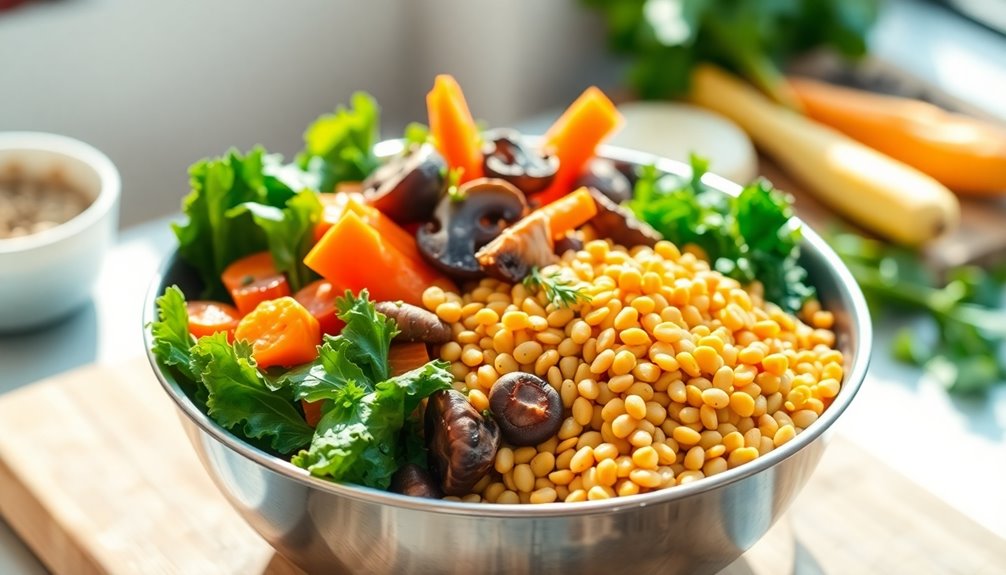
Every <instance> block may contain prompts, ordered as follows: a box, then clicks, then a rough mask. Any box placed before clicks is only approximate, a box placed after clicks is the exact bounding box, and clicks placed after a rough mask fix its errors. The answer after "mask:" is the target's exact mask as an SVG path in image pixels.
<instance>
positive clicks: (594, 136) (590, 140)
mask: <svg viewBox="0 0 1006 575" xmlns="http://www.w3.org/2000/svg"><path fill="white" fill-rule="evenodd" d="M622 121H623V119H622V115H621V113H619V111H618V109H617V108H615V105H614V104H613V103H612V102H611V100H609V99H608V97H607V96H605V95H604V92H602V91H601V90H600V89H599V88H597V87H596V86H591V87H590V88H587V90H586V91H584V92H583V94H581V95H580V97H579V98H577V99H576V100H575V101H574V102H573V103H572V104H570V106H569V107H568V108H566V111H565V112H563V114H562V116H560V117H559V119H558V120H556V121H555V123H554V124H552V127H551V128H549V129H548V131H547V132H546V133H545V147H546V148H547V149H549V150H550V151H551V153H553V154H555V156H556V157H557V158H559V171H558V172H557V173H556V175H555V180H553V181H552V184H551V185H550V186H549V187H548V188H547V189H546V190H545V191H543V192H541V193H540V194H538V195H537V199H538V201H539V202H540V203H541V204H546V203H548V202H552V201H554V200H556V199H557V198H559V197H561V196H563V195H565V194H566V193H568V192H569V191H570V187H571V186H572V185H573V182H574V181H575V180H576V178H577V177H578V176H579V175H580V173H581V172H583V169H584V166H586V165H587V162H588V161H589V160H590V159H591V158H593V157H594V153H595V150H596V148H597V146H598V144H600V143H601V142H603V141H604V139H605V138H607V137H608V136H610V135H611V134H613V133H614V132H615V131H616V130H617V129H618V128H620V127H621V125H622Z"/></svg>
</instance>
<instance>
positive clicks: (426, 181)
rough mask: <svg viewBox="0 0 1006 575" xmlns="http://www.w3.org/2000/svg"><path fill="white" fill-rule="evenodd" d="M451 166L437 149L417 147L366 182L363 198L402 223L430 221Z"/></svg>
mask: <svg viewBox="0 0 1006 575" xmlns="http://www.w3.org/2000/svg"><path fill="white" fill-rule="evenodd" d="M446 172H447V163H446V162H445V161H444V159H443V157H441V156H440V154H439V153H437V151H436V150H435V149H433V146H430V145H428V144H425V145H422V146H414V147H413V148H412V149H410V150H409V151H408V152H407V153H405V154H402V155H398V156H395V157H394V158H391V159H390V160H388V162H386V163H385V164H383V165H381V166H380V167H379V168H377V169H376V170H374V172H373V173H372V174H370V175H369V176H367V179H366V180H364V181H363V197H364V198H365V199H366V200H367V203H369V204H370V205H372V206H374V207H375V208H377V209H378V210H380V211H381V213H383V214H384V215H386V216H388V217H389V218H391V219H392V220H394V221H395V222H397V223H399V224H408V223H412V222H423V221H426V220H428V219H429V218H430V214H432V213H433V209H434V208H436V206H437V201H439V199H440V195H441V194H442V193H443V190H444V176H445V174H446Z"/></svg>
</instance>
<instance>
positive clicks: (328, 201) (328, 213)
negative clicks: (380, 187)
mask: <svg viewBox="0 0 1006 575" xmlns="http://www.w3.org/2000/svg"><path fill="white" fill-rule="evenodd" d="M352 198H356V199H358V200H359V201H360V203H363V194H360V193H359V192H339V191H337V192H335V193H332V194H318V200H320V201H321V206H322V212H321V218H320V219H319V220H318V224H317V225H316V226H315V227H314V241H315V242H317V241H318V240H320V239H321V236H323V235H325V232H327V231H328V229H329V228H331V227H332V226H333V225H335V222H337V221H339V218H341V217H342V214H344V213H346V204H347V203H348V202H349V200H350V199H352Z"/></svg>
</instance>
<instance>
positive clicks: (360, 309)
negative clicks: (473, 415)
mask: <svg viewBox="0 0 1006 575" xmlns="http://www.w3.org/2000/svg"><path fill="white" fill-rule="evenodd" d="M336 306H337V308H338V309H339V318H340V319H341V320H342V321H344V322H345V323H346V327H344V328H343V330H342V333H340V334H339V335H337V336H335V337H326V339H325V342H324V343H323V344H322V345H321V347H319V349H318V351H319V353H318V359H317V360H316V361H315V362H314V363H313V364H311V365H308V366H304V367H301V368H300V369H297V370H294V371H292V372H290V373H288V374H286V375H285V376H283V377H282V378H281V383H282V385H284V386H285V387H289V388H290V389H292V391H293V396H294V397H295V398H297V399H304V400H307V401H311V402H317V401H322V402H324V403H323V405H322V413H323V415H322V418H321V421H320V422H319V423H318V428H317V431H316V433H315V436H314V439H313V441H312V442H311V447H310V448H309V449H306V450H303V451H301V452H300V453H299V454H297V455H296V456H295V457H294V458H293V463H294V465H298V466H300V467H303V468H305V469H307V470H309V471H310V472H311V473H312V474H314V475H318V476H325V477H330V478H332V479H334V480H336V481H348V482H352V483H359V484H361V485H367V486H370V487H377V488H380V489H386V488H387V487H388V485H389V484H390V482H391V475H392V474H393V473H394V472H395V470H397V469H398V467H399V466H400V465H401V464H403V463H405V462H406V461H414V460H417V459H419V458H420V455H418V454H421V453H422V452H423V448H422V446H421V445H419V444H418V443H421V442H418V443H417V440H416V437H418V435H416V436H415V437H413V436H411V435H410V434H412V433H413V432H415V431H416V430H415V425H416V424H415V422H414V421H411V420H410V419H409V416H410V414H411V413H412V412H413V411H414V410H415V409H416V407H417V406H418V405H419V402H420V400H422V399H423V398H424V397H426V396H428V395H430V394H431V393H433V392H434V391H437V390H438V389H447V388H448V387H450V385H451V382H452V381H453V380H454V377H453V376H452V375H451V373H450V371H449V370H448V368H449V367H450V364H448V363H447V362H442V361H435V362H430V363H428V364H426V365H425V366H423V367H421V368H419V369H416V370H413V371H410V372H408V373H405V374H403V375H400V376H398V377H393V378H390V379H389V377H390V376H389V368H388V349H389V348H390V347H391V339H392V338H393V337H394V336H395V334H396V333H397V332H398V328H397V325H396V324H395V321H394V320H392V319H390V318H388V317H387V316H385V315H384V314H382V313H380V312H378V311H377V310H376V309H375V308H374V304H373V303H371V302H370V300H369V298H368V295H367V292H366V290H364V291H362V292H360V295H359V296H354V295H353V294H352V292H346V295H345V297H342V298H339V299H338V300H337V301H336Z"/></svg>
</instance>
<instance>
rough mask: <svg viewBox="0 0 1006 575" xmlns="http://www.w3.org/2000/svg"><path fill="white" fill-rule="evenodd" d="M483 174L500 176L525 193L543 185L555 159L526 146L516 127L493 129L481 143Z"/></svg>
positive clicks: (549, 178)
mask: <svg viewBox="0 0 1006 575" xmlns="http://www.w3.org/2000/svg"><path fill="white" fill-rule="evenodd" d="M482 155H483V158H485V159H484V161H483V168H484V169H485V173H486V175H487V176H490V177H494V178H501V179H504V180H506V181H508V182H510V183H511V184H513V185H515V186H517V188H518V189H520V190H521V191H522V192H524V193H525V194H534V193H537V192H540V191H542V190H544V189H545V188H547V187H548V186H549V184H551V183H552V180H554V179H555V174H556V172H558V171H559V159H558V158H556V157H555V156H553V155H551V154H542V153H540V152H538V151H536V150H529V149H527V148H526V147H525V146H524V144H523V142H521V136H520V133H519V132H517V131H516V130H494V131H492V132H490V133H488V134H486V138H485V143H484V144H483V146H482Z"/></svg>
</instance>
